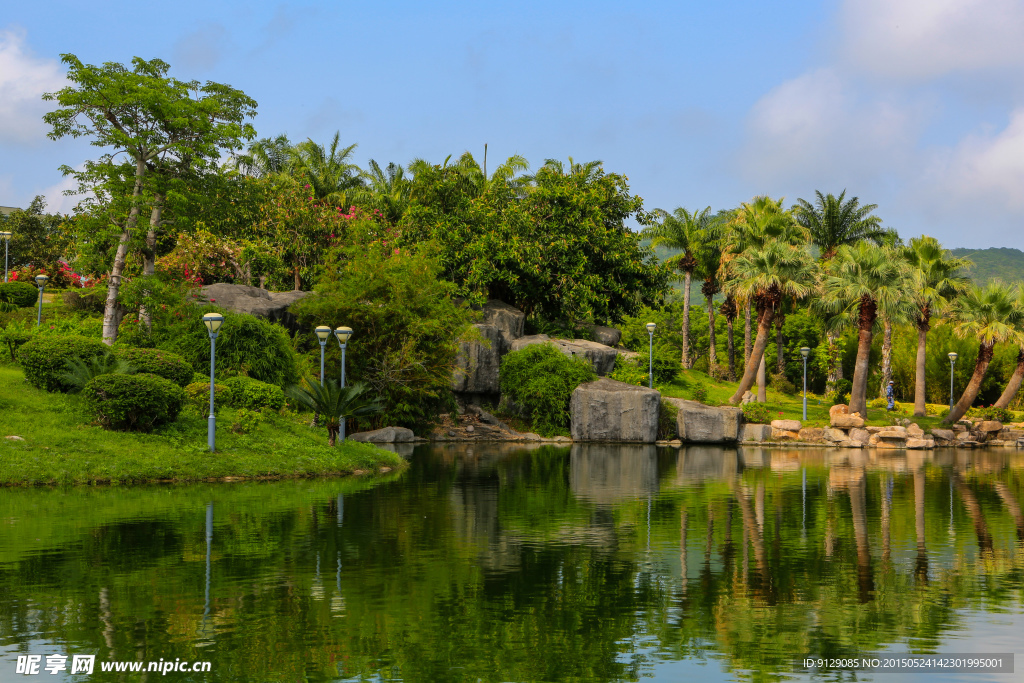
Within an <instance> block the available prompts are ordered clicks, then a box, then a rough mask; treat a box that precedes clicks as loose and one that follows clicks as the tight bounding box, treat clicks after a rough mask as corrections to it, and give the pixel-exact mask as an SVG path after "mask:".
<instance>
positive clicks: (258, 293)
mask: <svg viewBox="0 0 1024 683" xmlns="http://www.w3.org/2000/svg"><path fill="white" fill-rule="evenodd" d="M309 294H310V293H309V292H300V291H291V292H268V291H267V290H265V289H260V288H259V287H249V286H247V285H232V284H228V283H227V282H218V283H217V284H214V285H207V286H205V287H202V288H200V290H199V301H201V302H203V303H207V302H209V303H212V304H214V305H215V306H220V307H221V308H224V309H227V310H229V311H233V312H235V313H248V314H250V315H255V316H258V317H260V318H267V319H268V320H270V321H271V322H275V323H280V324H282V325H285V326H286V327H292V328H294V327H295V325H296V321H295V316H294V315H292V313H291V312H290V311H289V309H290V307H291V305H292V304H294V303H295V302H296V301H298V300H299V299H302V298H303V297H306V296H309Z"/></svg>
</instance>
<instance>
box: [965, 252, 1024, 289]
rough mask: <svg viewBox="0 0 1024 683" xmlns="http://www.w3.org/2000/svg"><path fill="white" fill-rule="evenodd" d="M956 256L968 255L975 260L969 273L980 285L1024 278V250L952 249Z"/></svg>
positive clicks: (968, 270)
mask: <svg viewBox="0 0 1024 683" xmlns="http://www.w3.org/2000/svg"><path fill="white" fill-rule="evenodd" d="M950 251H951V252H952V253H953V255H954V256H966V257H967V258H969V259H971V260H972V261H974V265H973V266H972V267H970V268H968V269H967V275H969V276H970V277H971V279H973V280H974V281H975V282H977V283H978V284H979V285H985V284H987V283H988V282H990V281H991V280H996V279H999V280H1002V281H1003V282H1016V281H1018V280H1024V252H1022V251H1020V250H1019V249H1012V248H1010V247H992V248H991V249H950Z"/></svg>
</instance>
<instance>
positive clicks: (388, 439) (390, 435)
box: [348, 427, 416, 443]
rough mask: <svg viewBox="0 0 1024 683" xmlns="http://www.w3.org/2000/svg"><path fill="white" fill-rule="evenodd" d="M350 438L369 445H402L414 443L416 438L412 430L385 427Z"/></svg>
mask: <svg viewBox="0 0 1024 683" xmlns="http://www.w3.org/2000/svg"><path fill="white" fill-rule="evenodd" d="M348 438H349V439H351V440H352V441H365V442H367V443H402V442H408V441H412V440H413V439H414V438H416V437H415V435H414V434H413V433H412V430H411V429H406V428H405V427H383V428H381V429H375V430H373V431H372V432H356V433H355V434H350V435H349V436H348Z"/></svg>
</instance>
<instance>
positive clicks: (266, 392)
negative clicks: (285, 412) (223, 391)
mask: <svg viewBox="0 0 1024 683" xmlns="http://www.w3.org/2000/svg"><path fill="white" fill-rule="evenodd" d="M224 384H226V385H227V386H228V387H229V388H230V389H231V398H230V401H231V405H232V406H234V407H235V408H248V409H249V410H263V409H267V410H281V408H283V407H284V391H282V390H281V387H279V386H277V385H275V384H267V383H266V382H261V381H259V380H258V379H253V378H252V377H241V376H239V377H231V378H230V379H226V380H224Z"/></svg>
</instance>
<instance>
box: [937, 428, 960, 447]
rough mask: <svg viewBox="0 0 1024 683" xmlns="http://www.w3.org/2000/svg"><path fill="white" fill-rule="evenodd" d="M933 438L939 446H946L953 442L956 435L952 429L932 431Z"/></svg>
mask: <svg viewBox="0 0 1024 683" xmlns="http://www.w3.org/2000/svg"><path fill="white" fill-rule="evenodd" d="M932 436H933V437H934V438H935V441H936V442H937V443H938V444H940V445H943V446H944V445H946V444H949V443H952V442H953V439H954V437H955V434H954V432H953V430H952V429H932Z"/></svg>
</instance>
